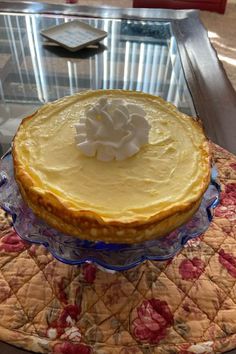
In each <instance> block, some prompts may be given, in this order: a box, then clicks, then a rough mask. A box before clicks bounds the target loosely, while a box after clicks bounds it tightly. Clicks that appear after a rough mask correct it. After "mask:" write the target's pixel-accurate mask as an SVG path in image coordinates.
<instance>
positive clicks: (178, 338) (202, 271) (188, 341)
mask: <svg viewBox="0 0 236 354" xmlns="http://www.w3.org/2000/svg"><path fill="white" fill-rule="evenodd" d="M212 151H213V160H214V163H215V165H216V167H217V170H218V178H219V182H220V184H221V189H222V191H221V200H220V204H219V205H218V206H217V208H216V209H215V213H214V214H215V215H214V218H213V221H212V222H211V224H210V227H209V229H208V230H207V231H206V232H205V233H204V234H203V235H201V236H200V237H199V238H197V239H193V240H191V241H189V242H188V244H187V245H185V247H184V248H183V249H182V251H181V252H179V254H177V255H176V256H175V257H174V258H173V259H171V260H168V261H163V262H154V261H146V262H144V263H143V264H141V265H139V266H137V267H136V268H133V269H130V270H127V271H125V272H105V271H104V270H102V269H101V268H100V267H96V266H95V265H94V264H92V263H86V264H83V265H81V266H70V265H66V264H63V263H61V262H59V261H57V260H55V259H53V257H52V255H51V254H49V253H48V252H47V250H46V249H45V248H44V247H43V246H38V245H29V244H27V243H25V242H23V241H22V240H21V239H20V238H19V237H18V235H17V234H16V233H15V231H14V230H13V229H12V226H11V224H10V219H9V217H8V216H7V215H6V213H5V212H4V211H2V210H0V289H1V291H0V315H1V316H0V340H2V341H5V342H8V343H10V344H13V345H16V346H19V347H22V348H25V349H27V350H30V351H33V352H36V353H52V354H104V353H106V354H110V353H112V354H113V353H114V354H118V353H119V354H140V353H155V354H164V353H166V354H170V353H180V354H193V353H202V354H206V353H223V352H226V351H229V350H231V349H235V348H236V326H235V323H236V158H235V157H234V156H233V155H231V154H230V153H228V152H227V151H225V150H223V149H222V148H220V147H218V146H216V145H214V144H212ZM49 237H50V236H49Z"/></svg>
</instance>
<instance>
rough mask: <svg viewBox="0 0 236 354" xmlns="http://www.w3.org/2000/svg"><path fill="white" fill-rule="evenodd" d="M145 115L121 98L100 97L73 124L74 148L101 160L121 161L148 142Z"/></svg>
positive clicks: (135, 106) (147, 125)
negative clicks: (75, 146) (75, 133)
mask: <svg viewBox="0 0 236 354" xmlns="http://www.w3.org/2000/svg"><path fill="white" fill-rule="evenodd" d="M145 115H146V112H145V111H144V110H143V109H142V108H141V107H140V106H139V105H136V104H132V103H125V101H123V100H122V99H110V100H109V99H107V98H101V99H100V100H99V101H98V102H97V103H96V104H95V105H94V106H90V107H89V108H88V109H87V111H86V113H85V117H84V118H82V119H81V120H80V123H79V124H75V128H76V132H77V135H76V139H75V140H76V144H77V147H78V148H79V149H80V150H81V151H82V152H83V153H84V154H85V155H87V156H96V157H97V159H98V160H100V161H111V160H113V159H115V160H124V159H126V158H128V157H130V156H133V155H134V154H136V153H137V152H138V151H139V150H140V147H141V146H142V145H144V144H147V143H148V135H149V130H150V125H149V124H148V122H147V120H146V119H145Z"/></svg>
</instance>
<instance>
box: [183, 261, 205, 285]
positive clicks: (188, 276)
mask: <svg viewBox="0 0 236 354" xmlns="http://www.w3.org/2000/svg"><path fill="white" fill-rule="evenodd" d="M204 268H205V264H204V262H203V261H202V260H201V259H199V258H197V257H194V258H193V259H191V260H190V259H184V260H183V261H182V262H181V263H180V266H179V273H180V274H181V277H182V279H183V280H194V279H198V278H199V277H200V275H201V274H202V272H203V271H204Z"/></svg>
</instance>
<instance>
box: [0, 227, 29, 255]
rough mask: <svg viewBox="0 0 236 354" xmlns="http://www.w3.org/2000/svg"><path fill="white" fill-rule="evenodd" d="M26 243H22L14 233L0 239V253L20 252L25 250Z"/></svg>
mask: <svg viewBox="0 0 236 354" xmlns="http://www.w3.org/2000/svg"><path fill="white" fill-rule="evenodd" d="M26 245H27V244H26V242H24V241H22V240H21V238H20V237H19V236H18V235H17V233H16V232H15V231H12V232H10V233H9V234H7V235H5V236H3V237H2V238H1V244H0V251H2V250H3V251H5V252H21V251H24V250H25V249H26Z"/></svg>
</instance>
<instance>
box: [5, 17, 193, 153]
mask: <svg viewBox="0 0 236 354" xmlns="http://www.w3.org/2000/svg"><path fill="white" fill-rule="evenodd" d="M69 20H72V18H70V19H68V18H67V19H65V18H63V17H60V18H56V17H52V16H40V15H20V16H17V15H15V14H2V15H1V14H0V25H1V39H0V41H1V45H0V97H1V101H0V154H1V153H3V152H4V151H5V150H6V149H7V148H8V147H9V144H10V142H11V140H12V137H13V135H14V134H15V131H16V129H17V127H18V125H19V123H20V121H21V119H22V117H24V116H25V115H28V114H30V113H31V112H33V111H34V110H35V109H37V107H39V106H40V105H42V104H44V103H46V102H49V101H53V100H56V99H58V98H60V97H62V96H65V95H72V94H74V93H76V92H78V91H80V90H84V89H125V90H137V91H144V92H147V93H151V94H154V95H159V96H162V97H163V98H165V99H166V100H168V101H170V102H172V103H174V104H175V105H176V106H177V107H178V108H179V109H180V110H182V111H183V112H185V113H187V114H190V115H195V114H196V113H195V110H194V106H193V102H192V99H191V96H190V93H189V90H188V87H187V84H186V80H185V77H184V73H183V70H182V66H181V62H180V57H179V54H178V48H177V43H176V40H175V38H174V36H173V34H172V32H171V24H170V23H168V22H155V21H131V20H110V19H88V18H86V19H84V18H83V19H80V20H81V21H84V22H87V23H89V24H90V25H92V26H94V27H97V28H100V29H102V30H105V31H107V33H108V36H107V37H106V38H105V39H104V40H103V42H102V43H101V45H98V46H92V47H88V48H85V49H82V50H80V51H78V52H76V53H70V52H68V51H67V50H65V49H63V48H60V47H59V46H57V45H55V44H54V45H53V44H52V43H49V42H47V41H46V40H45V39H44V38H43V37H42V36H41V35H40V30H41V29H43V28H47V27H50V26H53V25H57V24H60V23H63V22H65V21H69Z"/></svg>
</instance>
